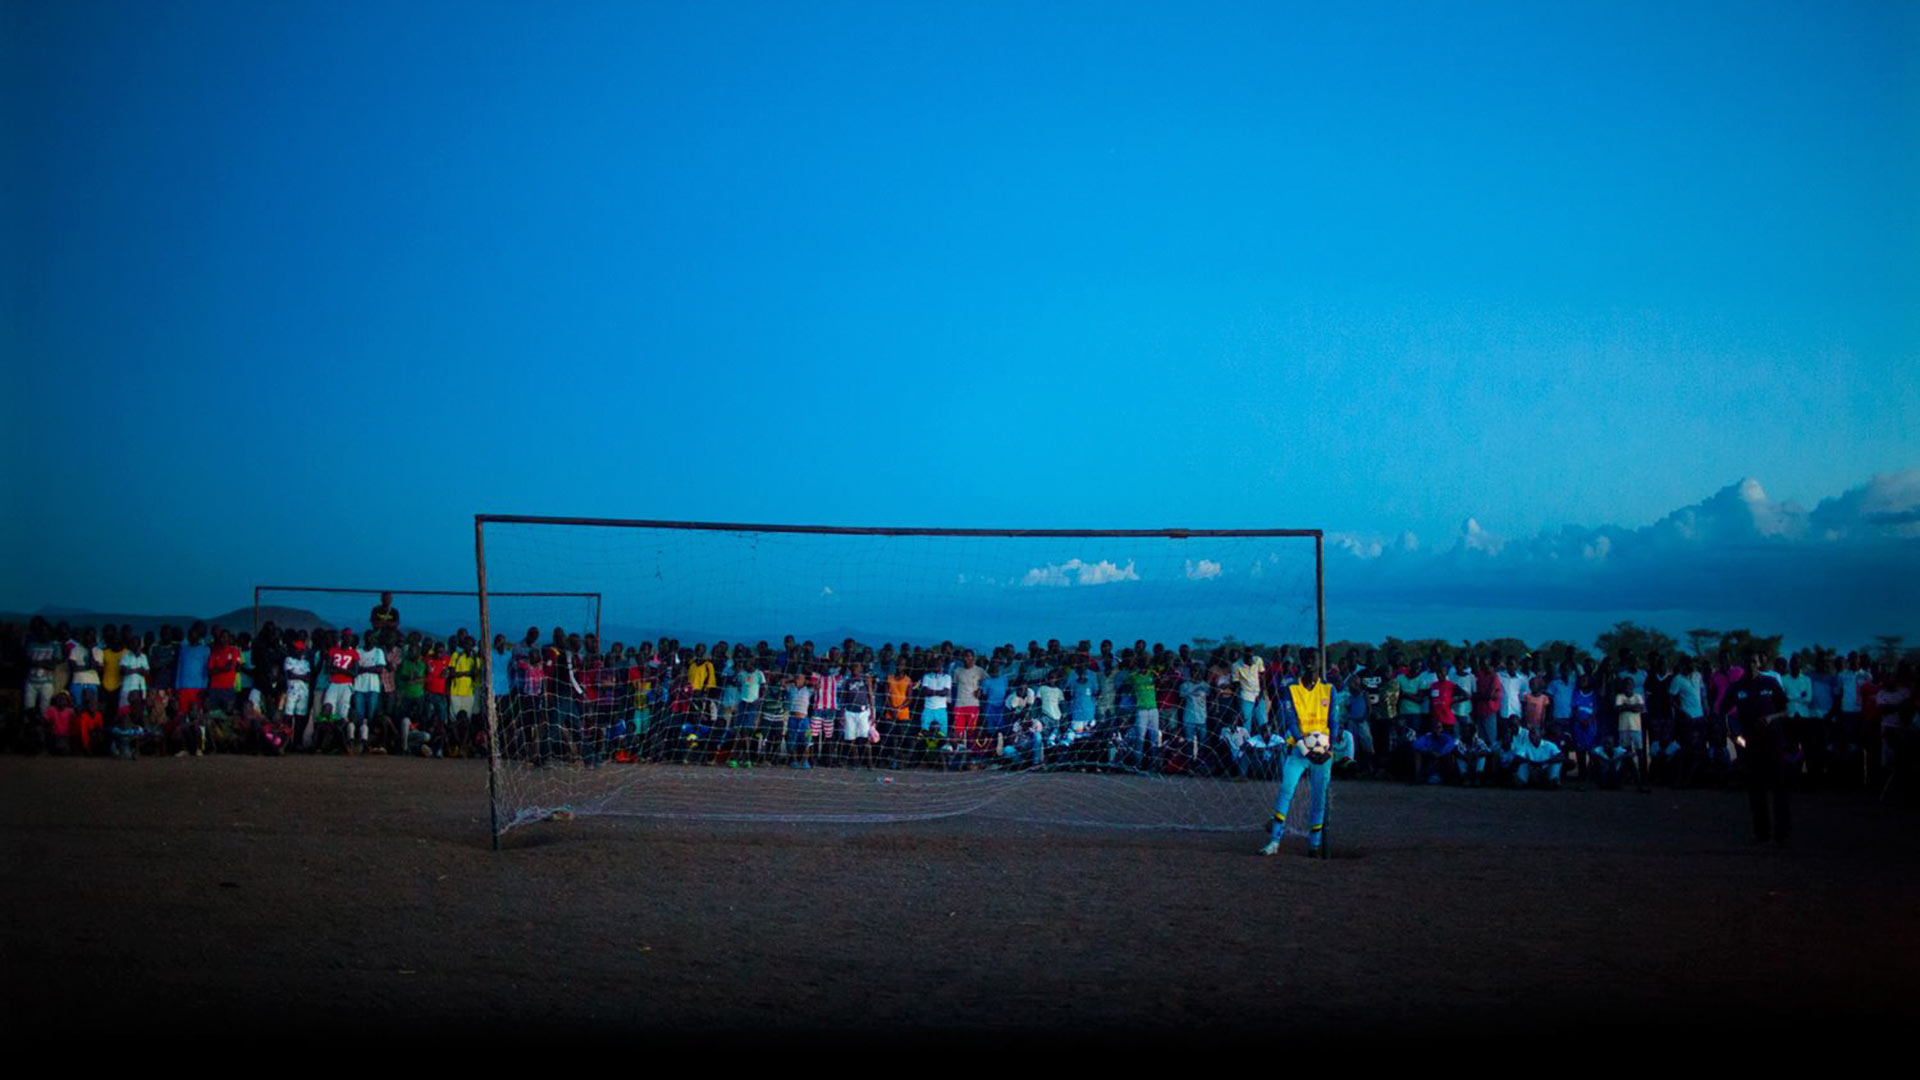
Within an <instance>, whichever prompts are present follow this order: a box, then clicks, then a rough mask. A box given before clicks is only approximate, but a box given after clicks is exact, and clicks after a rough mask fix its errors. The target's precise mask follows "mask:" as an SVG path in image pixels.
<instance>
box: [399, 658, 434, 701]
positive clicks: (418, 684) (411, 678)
mask: <svg viewBox="0 0 1920 1080" xmlns="http://www.w3.org/2000/svg"><path fill="white" fill-rule="evenodd" d="M396 677H397V679H398V680H399V683H400V696H401V697H403V698H417V697H425V696H426V693H427V662H426V661H425V660H422V659H420V658H419V657H417V656H410V657H408V658H407V659H405V660H402V661H401V662H400V670H399V671H398V672H397V673H396Z"/></svg>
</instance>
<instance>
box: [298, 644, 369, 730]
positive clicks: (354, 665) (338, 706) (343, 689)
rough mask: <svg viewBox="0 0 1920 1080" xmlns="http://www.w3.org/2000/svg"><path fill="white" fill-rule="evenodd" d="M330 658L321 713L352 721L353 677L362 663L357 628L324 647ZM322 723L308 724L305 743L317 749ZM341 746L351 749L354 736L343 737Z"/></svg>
mask: <svg viewBox="0 0 1920 1080" xmlns="http://www.w3.org/2000/svg"><path fill="white" fill-rule="evenodd" d="M324 655H325V657H326V690H325V691H324V692H323V693H322V694H321V698H320V713H319V715H321V716H331V717H332V718H333V720H334V721H335V722H338V723H342V724H345V723H350V722H351V721H350V720H349V719H348V718H349V717H350V716H352V715H353V679H354V673H355V671H356V670H357V669H358V668H359V666H360V650H358V649H356V648H354V647H353V631H351V630H342V631H340V634H339V636H338V638H337V639H336V640H334V641H332V642H331V643H330V644H328V645H327V647H326V648H325V650H324ZM319 726H320V725H319V724H318V723H315V724H311V725H309V726H308V727H307V737H306V739H305V740H304V745H305V746H306V747H307V748H308V749H312V748H313V744H314V738H315V736H316V735H317V734H318V731H319ZM340 742H341V749H343V750H347V751H349V752H351V750H352V743H353V738H352V736H351V735H345V736H344V737H343V738H341V740H340Z"/></svg>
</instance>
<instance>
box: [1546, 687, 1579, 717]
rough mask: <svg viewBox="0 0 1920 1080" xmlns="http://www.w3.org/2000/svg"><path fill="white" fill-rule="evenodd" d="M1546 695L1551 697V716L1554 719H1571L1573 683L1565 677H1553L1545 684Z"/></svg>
mask: <svg viewBox="0 0 1920 1080" xmlns="http://www.w3.org/2000/svg"><path fill="white" fill-rule="evenodd" d="M1547 696H1548V697H1550V698H1552V699H1553V718H1554V719H1555V720H1571V719H1573V684H1572V683H1570V682H1568V681H1567V680H1565V679H1555V680H1553V681H1552V682H1550V683H1548V684H1547Z"/></svg>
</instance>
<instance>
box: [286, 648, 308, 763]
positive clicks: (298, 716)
mask: <svg viewBox="0 0 1920 1080" xmlns="http://www.w3.org/2000/svg"><path fill="white" fill-rule="evenodd" d="M280 669H281V675H280V685H281V687H282V690H281V695H280V715H281V716H282V717H284V718H285V719H286V721H287V722H288V723H290V724H292V725H293V726H294V728H295V729H296V730H294V731H292V732H290V733H289V734H290V735H291V739H290V741H289V745H297V744H298V743H299V741H300V740H301V739H303V738H304V737H305V736H306V728H307V707H308V705H309V704H310V699H311V698H312V696H313V656H312V654H311V653H309V652H308V650H307V638H306V635H305V634H303V633H299V632H297V631H296V632H295V633H294V638H293V645H292V646H291V647H290V648H288V649H287V650H286V655H285V656H283V657H281V659H280Z"/></svg>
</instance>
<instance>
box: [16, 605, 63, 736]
mask: <svg viewBox="0 0 1920 1080" xmlns="http://www.w3.org/2000/svg"><path fill="white" fill-rule="evenodd" d="M29 626H30V629H29V631H28V635H27V682H26V687H25V689H26V693H25V695H24V700H23V708H24V709H25V712H26V715H27V716H28V717H29V718H31V719H39V718H41V717H43V716H44V715H45V713H46V710H47V707H48V706H50V705H52V704H53V693H54V691H53V669H54V668H55V666H57V665H58V664H59V663H60V643H59V642H58V641H55V640H54V638H53V630H52V628H51V627H49V626H47V620H45V619H42V618H39V617H38V616H36V617H35V618H34V619H33V621H32V622H31V623H30V624H29Z"/></svg>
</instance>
